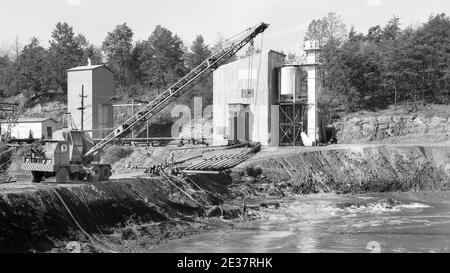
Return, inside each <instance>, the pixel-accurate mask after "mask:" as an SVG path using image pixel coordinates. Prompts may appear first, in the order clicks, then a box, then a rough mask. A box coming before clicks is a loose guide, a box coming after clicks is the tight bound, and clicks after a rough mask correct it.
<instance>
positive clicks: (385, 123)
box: [332, 104, 450, 144]
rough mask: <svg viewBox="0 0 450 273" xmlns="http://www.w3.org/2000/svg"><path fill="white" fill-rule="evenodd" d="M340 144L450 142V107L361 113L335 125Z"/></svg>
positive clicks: (391, 109)
mask: <svg viewBox="0 0 450 273" xmlns="http://www.w3.org/2000/svg"><path fill="white" fill-rule="evenodd" d="M332 126H334V127H335V128H336V131H337V134H336V137H337V140H338V143H369V142H371V143H391V144H414V143H443V142H449V141H450V107H449V106H448V105H436V104H429V105H427V106H424V107H420V108H417V109H414V108H412V107H411V106H409V105H401V106H397V109H394V107H393V106H390V107H389V108H387V109H385V110H378V111H373V112H372V111H358V112H355V113H350V114H347V115H344V116H343V117H342V118H341V119H340V120H338V121H336V122H334V123H333V124H332Z"/></svg>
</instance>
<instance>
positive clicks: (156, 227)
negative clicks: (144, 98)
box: [0, 178, 233, 252]
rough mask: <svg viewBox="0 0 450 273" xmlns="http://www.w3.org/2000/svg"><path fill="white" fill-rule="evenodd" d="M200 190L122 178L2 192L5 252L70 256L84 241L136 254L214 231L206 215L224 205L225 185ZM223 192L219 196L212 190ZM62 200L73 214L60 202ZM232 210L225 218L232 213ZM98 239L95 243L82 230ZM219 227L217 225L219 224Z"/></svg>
mask: <svg viewBox="0 0 450 273" xmlns="http://www.w3.org/2000/svg"><path fill="white" fill-rule="evenodd" d="M208 184H209V185H207V186H206V187H204V188H203V189H202V190H201V191H200V190H198V189H195V188H194V186H193V185H191V184H189V183H187V182H186V183H181V182H178V183H177V186H178V187H179V188H180V189H183V191H184V192H186V193H189V194H190V196H192V197H193V198H194V200H196V201H195V202H194V201H193V200H191V199H190V198H188V197H187V196H186V194H185V193H183V192H181V191H180V190H178V189H176V188H174V187H173V185H171V184H170V183H168V182H167V181H165V180H164V179H162V178H132V179H120V180H116V181H114V180H113V181H108V182H102V183H92V184H69V185H58V184H54V185H52V184H46V185H29V186H28V187H21V188H18V189H17V188H16V187H14V185H10V186H9V187H7V188H6V187H5V186H3V187H2V189H1V190H0V195H1V199H0V252H35V251H37V252H45V251H53V252H54V251H57V252H59V251H63V252H65V251H66V246H67V243H68V242H71V241H77V242H81V243H83V244H85V245H88V246H87V247H86V246H85V247H83V248H82V249H84V250H85V251H88V252H97V251H99V252H104V251H105V249H107V250H108V249H110V250H112V251H131V250H130V245H131V246H133V247H131V249H133V250H135V251H136V249H138V248H146V247H148V246H150V245H157V244H160V243H162V242H165V241H167V240H169V239H173V238H179V237H181V236H186V235H187V234H193V233H198V232H200V231H202V230H207V229H209V228H211V225H212V224H211V223H209V222H208V221H200V219H206V218H205V217H206V216H207V210H208V208H210V207H212V206H218V205H221V204H222V203H223V199H224V198H225V197H224V196H222V195H221V192H225V190H224V189H223V186H222V185H221V184H218V183H216V182H214V181H209V183H208ZM215 188H219V189H220V190H217V191H216V192H214V193H213V192H212V189H215ZM55 191H56V192H57V193H58V194H59V196H60V197H61V198H62V199H63V201H64V203H65V204H66V205H67V207H68V208H69V211H70V213H72V214H73V217H71V215H70V213H69V212H68V211H67V209H66V208H65V206H64V204H63V203H62V202H61V200H60V199H59V197H58V195H57V194H56V193H55ZM230 210H231V211H232V210H233V208H229V209H228V210H226V211H225V214H230V213H229V211H230ZM74 218H75V219H76V221H77V222H78V225H79V226H81V227H82V229H83V230H84V231H85V232H87V234H94V235H93V237H92V238H90V237H89V236H87V235H86V233H85V232H84V231H83V230H80V228H79V226H77V224H76V223H75V222H74ZM214 225H215V224H214Z"/></svg>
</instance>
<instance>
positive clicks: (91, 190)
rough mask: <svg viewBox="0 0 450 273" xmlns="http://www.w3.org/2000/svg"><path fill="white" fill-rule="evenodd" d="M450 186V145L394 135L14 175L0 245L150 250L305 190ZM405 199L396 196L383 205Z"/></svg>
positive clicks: (10, 248)
mask: <svg viewBox="0 0 450 273" xmlns="http://www.w3.org/2000/svg"><path fill="white" fill-rule="evenodd" d="M449 186H450V147H449V146H395V145H387V146H374V145H368V146H361V145H353V146H352V145H350V146H348V147H342V146H329V147H315V148H310V149H307V148H303V147H299V148H279V149H277V150H268V151H267V150H263V151H262V152H260V153H259V154H257V155H256V156H255V157H254V158H252V159H250V160H249V161H248V162H246V163H244V164H241V165H239V166H238V167H237V168H235V169H233V170H232V172H231V173H229V174H227V175H195V176H192V177H191V179H187V180H183V179H181V178H179V180H177V182H174V183H169V182H168V181H167V180H166V179H164V178H163V177H153V178H149V177H137V178H129V179H118V180H112V181H108V182H102V183H92V184H90V183H85V184H65V185H60V184H59V185H58V184H53V185H49V184H42V185H36V184H31V183H29V184H26V185H20V184H15V183H13V184H8V185H2V187H1V188H0V196H1V198H0V252H32V251H39V252H43V251H51V252H66V251H70V250H71V243H72V242H74V241H75V242H76V243H75V244H80V243H81V252H108V251H116V252H143V251H149V250H150V249H152V248H153V247H155V246H157V245H160V244H163V243H165V242H167V241H169V240H172V239H176V238H181V237H185V236H188V235H193V234H196V233H202V232H204V231H207V230H211V229H214V230H217V229H229V228H230V227H231V226H233V225H234V224H235V223H236V222H239V221H242V220H241V217H243V216H244V215H245V217H246V220H248V219H249V218H250V219H252V218H254V217H258V215H260V213H258V211H260V210H267V209H269V210H271V211H276V210H277V208H278V207H280V204H282V203H288V202H290V200H293V199H292V198H291V197H296V196H298V195H302V194H310V193H329V192H334V193H339V194H343V193H366V192H389V191H422V190H428V191H429V190H431V191H439V190H445V189H449V188H450V187H449ZM61 199H62V201H63V202H64V203H63V202H62V201H61ZM383 204H384V203H383ZM352 205H354V204H352ZM357 205H358V204H357ZM398 205H399V204H396V203H392V202H391V201H389V200H388V201H386V202H385V204H384V205H383V206H385V207H390V206H398ZM400 205H402V204H400ZM342 206H343V207H346V206H347V204H343V205H342ZM358 206H359V207H370V206H372V205H371V204H359V205H358ZM74 219H75V220H76V222H75V221H74Z"/></svg>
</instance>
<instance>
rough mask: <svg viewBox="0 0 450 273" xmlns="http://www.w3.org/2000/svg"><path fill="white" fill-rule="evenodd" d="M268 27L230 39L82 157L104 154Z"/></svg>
mask: <svg viewBox="0 0 450 273" xmlns="http://www.w3.org/2000/svg"><path fill="white" fill-rule="evenodd" d="M268 27H269V25H268V24H265V23H260V24H258V25H256V26H254V27H251V28H249V29H247V30H245V31H243V32H241V33H240V34H238V35H236V37H232V38H231V39H230V40H228V41H227V42H226V44H225V45H223V47H222V49H220V50H218V51H216V52H214V53H213V54H212V55H211V56H210V57H209V58H208V59H206V60H205V61H204V62H202V63H201V64H200V65H198V66H197V67H196V68H194V69H193V70H192V71H190V72H189V73H188V74H186V75H185V76H184V77H182V78H181V79H180V80H179V81H177V82H176V83H175V84H173V85H172V86H171V87H169V88H168V89H167V90H165V91H164V92H162V93H161V94H159V95H158V96H157V97H156V98H155V99H154V100H153V101H151V102H149V103H148V104H147V105H146V106H145V107H144V108H142V109H141V110H140V111H138V112H137V113H135V114H134V115H133V116H132V117H130V118H129V119H128V120H127V121H125V122H124V123H122V124H121V125H119V126H118V127H117V128H116V129H115V130H114V131H112V132H111V133H110V134H109V135H107V136H106V137H105V138H104V139H102V140H101V141H100V142H98V143H97V144H96V145H95V146H94V147H92V148H91V149H90V150H89V151H88V152H87V153H86V155H85V156H86V157H88V156H91V155H94V154H96V153H98V152H99V151H101V150H104V149H105V147H107V146H108V145H109V144H111V143H113V142H114V141H117V140H119V139H121V138H123V137H124V136H126V135H128V134H129V133H131V131H133V130H135V129H138V128H139V127H140V126H141V125H142V124H143V122H144V121H146V120H147V119H150V118H151V117H153V116H155V115H156V114H157V113H158V112H160V111H161V110H162V109H164V108H165V107H166V106H167V105H169V104H170V103H172V102H173V101H174V100H175V99H176V98H177V97H179V96H180V95H182V94H183V93H185V92H187V91H188V90H189V89H191V88H192V87H193V86H194V85H196V84H197V83H199V82H200V81H201V80H202V79H204V78H205V77H206V76H208V75H209V74H210V73H212V72H213V71H214V70H216V69H217V68H218V67H219V66H221V65H223V64H225V63H226V61H227V60H228V59H230V58H231V57H232V56H233V55H234V54H236V52H238V51H239V50H240V49H242V48H243V47H244V46H245V45H246V44H248V43H249V42H251V41H253V39H254V38H255V37H256V36H257V35H258V34H260V33H262V32H264V30H266V29H267V28H268Z"/></svg>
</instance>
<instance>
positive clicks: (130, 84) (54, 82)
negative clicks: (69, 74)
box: [0, 23, 224, 106]
mask: <svg viewBox="0 0 450 273" xmlns="http://www.w3.org/2000/svg"><path fill="white" fill-rule="evenodd" d="M223 41H224V38H223V37H222V36H220V35H219V38H218V40H217V43H216V44H215V45H214V46H208V45H206V44H205V41H204V39H203V37H202V36H201V35H198V36H197V37H196V38H195V40H194V41H193V43H192V45H191V46H190V47H186V46H185V45H184V43H183V41H182V40H181V39H180V38H179V36H178V35H176V34H174V33H172V32H171V31H170V30H168V29H167V28H165V27H163V26H160V25H158V26H156V28H155V29H154V30H153V32H152V33H151V35H150V36H149V37H148V39H147V40H142V41H137V42H133V31H132V29H131V28H130V27H128V26H127V24H126V23H124V24H121V25H118V26H116V27H115V28H114V29H113V30H112V31H111V32H108V34H107V35H106V38H105V39H104V41H103V43H102V45H101V46H95V45H93V44H91V43H90V42H89V41H88V40H87V39H86V38H85V36H84V35H82V34H75V33H74V31H73V28H72V27H71V26H69V25H68V24H67V23H58V24H56V26H55V29H54V30H53V32H52V34H51V40H50V41H49V47H48V48H46V47H44V46H43V45H42V44H41V43H40V42H39V40H38V39H37V38H36V37H34V38H32V39H31V41H30V42H29V43H28V44H26V45H25V46H24V47H23V48H22V49H21V50H18V52H17V54H13V53H11V52H6V53H4V54H1V55H0V95H2V96H9V95H14V94H17V93H24V94H25V97H26V100H27V104H28V105H29V106H32V105H34V104H37V103H41V102H47V101H49V100H55V99H56V100H61V101H65V98H66V94H67V78H66V70H67V69H69V68H72V67H76V66H83V65H87V59H88V58H89V59H90V60H91V63H92V64H101V63H104V62H106V63H107V65H108V67H109V68H111V69H112V71H113V72H114V77H115V90H116V94H117V95H119V96H121V97H125V98H124V100H126V99H128V98H130V97H133V98H137V97H143V96H145V97H148V98H149V99H150V98H151V97H152V96H154V95H155V94H157V93H159V92H161V91H162V90H164V89H165V88H167V87H168V86H169V85H170V84H171V83H174V81H176V80H177V79H179V78H180V77H181V76H183V75H184V74H186V73H187V72H188V71H189V70H191V69H193V68H194V67H196V66H197V65H199V64H200V63H201V62H202V61H204V60H205V59H206V58H207V57H208V56H210V54H211V52H212V51H214V50H216V49H218V48H219V47H220V46H221V45H222V43H223ZM211 89H212V78H211V77H210V78H207V79H205V80H203V82H202V83H201V84H200V86H198V87H196V88H195V89H194V92H193V93H194V95H205V97H206V100H207V101H206V102H204V104H207V103H210V102H211V101H212V90H211Z"/></svg>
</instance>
